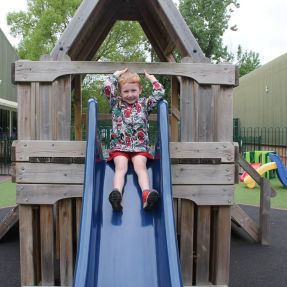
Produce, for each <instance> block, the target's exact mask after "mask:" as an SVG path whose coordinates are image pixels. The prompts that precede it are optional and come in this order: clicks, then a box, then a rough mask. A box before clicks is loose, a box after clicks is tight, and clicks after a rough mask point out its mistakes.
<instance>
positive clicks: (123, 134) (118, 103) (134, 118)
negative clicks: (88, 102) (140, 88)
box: [104, 74, 165, 153]
mask: <svg viewBox="0 0 287 287" xmlns="http://www.w3.org/2000/svg"><path fill="white" fill-rule="evenodd" d="M152 86H153V92H152V95H151V96H149V97H148V98H145V97H142V98H139V99H138V100H137V101H136V102H135V103H133V104H128V103H126V102H124V101H122V100H121V97H120V96H119V95H118V93H117V88H118V77H117V76H116V75H115V74H113V75H111V76H110V77H108V78H107V80H106V81H105V86H104V93H105V96H106V97H107V98H108V99H109V102H110V107H111V111H112V132H111V138H110V152H114V151H123V152H147V153H149V152H150V143H149V137H148V127H149V125H148V115H149V113H150V112H151V111H152V110H153V108H154V107H155V106H156V105H157V102H158V101H160V100H161V99H162V98H163V96H164V93H165V91H164V88H163V86H162V85H161V84H160V83H159V82H158V81H155V82H153V83H152Z"/></svg>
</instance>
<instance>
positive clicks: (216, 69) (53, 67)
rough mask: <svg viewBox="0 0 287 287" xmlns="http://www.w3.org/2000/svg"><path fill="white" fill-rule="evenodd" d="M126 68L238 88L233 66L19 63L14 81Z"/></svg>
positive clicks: (82, 62) (49, 80)
mask: <svg viewBox="0 0 287 287" xmlns="http://www.w3.org/2000/svg"><path fill="white" fill-rule="evenodd" d="M125 68H129V69H131V70H132V71H134V72H137V73H144V70H148V71H149V73H151V74H162V75H174V76H184V77H188V78H192V79H194V80H196V81H197V82H198V83H199V84H221V85H231V86H234V85H235V67H234V66H233V65H228V64H217V65H215V64H198V63H104V62H85V61H77V62H71V61H57V62H55V61H50V62H49V61H48V62H30V61H17V62H16V63H15V81H16V82H27V81H28V82H34V81H35V82H52V81H54V80H56V79H57V78H59V77H60V76H64V75H76V74H111V73H114V71H116V70H122V69H125ZM223 107H225V106H223ZM223 107H222V108H223Z"/></svg>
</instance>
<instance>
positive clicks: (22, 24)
mask: <svg viewBox="0 0 287 287" xmlns="http://www.w3.org/2000/svg"><path fill="white" fill-rule="evenodd" d="M81 2H82V1H81V0H61V1H59V0H27V6H28V8H27V12H23V11H21V12H12V13H8V16H7V24H8V25H9V26H10V30H11V35H12V36H14V37H17V36H19V37H20V38H21V40H20V43H19V46H18V48H17V53H18V55H19V57H20V58H22V59H30V60H38V59H39V57H40V56H41V55H45V54H49V53H50V51H51V50H52V49H53V47H54V46H55V44H56V42H57V39H58V37H59V35H60V34H61V33H62V32H63V31H64V29H65V28H66V26H67V25H68V23H69V21H70V19H71V18H72V16H73V15H74V13H75V11H76V9H77V8H78V6H79V5H80V3H81Z"/></svg>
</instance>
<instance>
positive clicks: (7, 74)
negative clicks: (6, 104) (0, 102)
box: [0, 29, 17, 102]
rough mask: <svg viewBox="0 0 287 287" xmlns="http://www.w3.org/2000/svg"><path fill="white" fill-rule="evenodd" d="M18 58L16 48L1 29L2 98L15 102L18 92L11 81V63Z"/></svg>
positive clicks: (0, 65) (0, 84) (0, 86)
mask: <svg viewBox="0 0 287 287" xmlns="http://www.w3.org/2000/svg"><path fill="white" fill-rule="evenodd" d="M16 60H17V54H16V51H15V49H14V48H13V47H12V45H11V44H10V42H9V41H8V39H7V38H6V36H5V34H4V33H3V32H2V30H1V29H0V98H1V99H5V100H9V101H13V102H17V92H16V86H15V85H13V84H12V83H11V64H12V63H14V62H15V61H16Z"/></svg>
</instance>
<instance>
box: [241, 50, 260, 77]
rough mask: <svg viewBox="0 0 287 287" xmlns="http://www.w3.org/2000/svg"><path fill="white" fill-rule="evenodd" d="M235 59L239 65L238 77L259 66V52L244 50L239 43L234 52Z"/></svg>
mask: <svg viewBox="0 0 287 287" xmlns="http://www.w3.org/2000/svg"><path fill="white" fill-rule="evenodd" d="M236 61H237V64H238V65H239V74H240V77H242V76H244V75H246V74H248V73H249V72H251V71H253V70H255V69H257V68H258V67H260V59H259V54H258V53H255V52H253V51H249V52H248V51H244V52H243V50H242V47H241V46H240V45H239V46H238V49H237V53H236Z"/></svg>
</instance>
